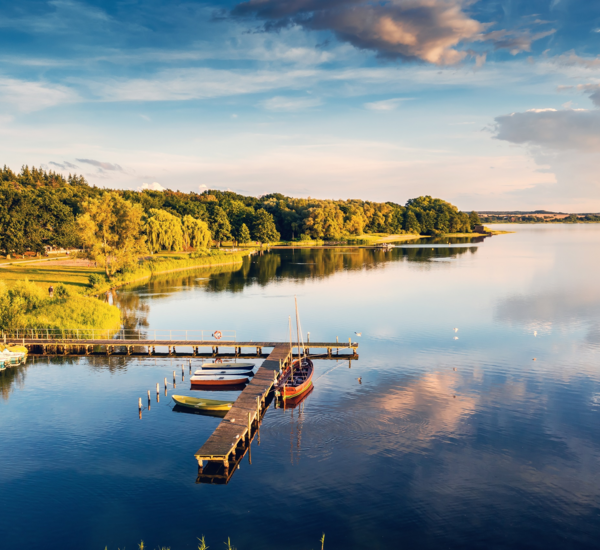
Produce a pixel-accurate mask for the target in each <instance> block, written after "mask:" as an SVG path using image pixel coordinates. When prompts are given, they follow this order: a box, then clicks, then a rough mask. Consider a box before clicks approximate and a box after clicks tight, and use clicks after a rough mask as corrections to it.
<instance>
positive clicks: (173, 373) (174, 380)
mask: <svg viewBox="0 0 600 550" xmlns="http://www.w3.org/2000/svg"><path fill="white" fill-rule="evenodd" d="M173 385H175V371H173Z"/></svg>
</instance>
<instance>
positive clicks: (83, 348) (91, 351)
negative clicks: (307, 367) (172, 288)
mask: <svg viewBox="0 0 600 550" xmlns="http://www.w3.org/2000/svg"><path fill="white" fill-rule="evenodd" d="M6 343H7V344H18V345H22V346H25V347H26V348H27V349H28V352H29V355H32V356H33V355H41V356H46V355H62V356H70V355H78V356H81V355H104V356H106V355H127V356H133V357H189V358H192V357H200V358H201V357H204V358H223V359H225V358H248V359H251V358H263V357H265V358H267V359H269V358H270V356H271V354H269V353H265V352H263V350H264V349H265V348H273V349H274V348H275V347H277V346H279V345H281V343H280V342H253V341H249V342H248V341H246V342H238V341H235V340H229V341H223V340H170V339H169V340H162V339H161V340H153V339H143V338H141V339H140V338H136V339H119V338H106V339H91V338H89V339H88V338H64V339H63V338H10V337H8V338H7V339H6ZM287 346H288V348H289V344H287ZM156 348H159V351H156ZM160 348H162V349H163V350H165V351H164V352H161V351H160ZM306 348H307V350H308V352H309V353H310V350H311V349H313V350H315V349H318V350H324V352H325V353H323V355H322V356H319V358H321V357H322V358H328V357H332V358H334V357H335V355H334V352H335V353H338V354H339V352H340V350H342V351H343V350H350V351H351V352H352V353H353V357H352V359H356V358H357V356H356V350H357V348H358V344H357V343H355V342H352V341H351V339H349V340H348V342H307V343H306ZM203 349H204V350H210V351H206V352H203V351H202V350H203ZM251 350H252V351H251Z"/></svg>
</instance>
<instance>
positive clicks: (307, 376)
mask: <svg viewBox="0 0 600 550" xmlns="http://www.w3.org/2000/svg"><path fill="white" fill-rule="evenodd" d="M313 372H314V366H313V363H312V361H311V360H310V359H309V358H308V357H302V358H301V359H295V360H294V361H293V362H292V365H291V366H290V367H289V368H288V369H287V370H286V371H285V373H284V374H283V375H282V377H281V379H280V380H279V384H277V386H275V392H276V393H275V395H278V394H279V396H280V397H282V398H283V399H291V398H294V397H298V396H299V395H302V394H303V393H304V392H306V391H308V390H309V389H310V388H312V376H313Z"/></svg>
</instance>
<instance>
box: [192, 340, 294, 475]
mask: <svg viewBox="0 0 600 550" xmlns="http://www.w3.org/2000/svg"><path fill="white" fill-rule="evenodd" d="M291 358H292V348H290V345H289V344H276V345H275V346H274V348H273V351H272V352H271V353H270V354H269V357H268V358H267V359H266V360H265V361H264V362H263V364H262V365H261V366H260V368H259V369H258V371H257V372H256V374H255V375H254V376H253V378H252V381H251V382H250V383H249V384H248V385H247V386H246V388H245V389H244V391H243V392H242V393H241V394H240V396H239V397H238V398H237V400H236V402H235V403H234V404H233V407H231V409H230V410H229V412H228V413H227V414H226V415H225V418H223V420H222V421H221V423H220V424H219V425H218V426H217V429H216V430H215V431H214V432H213V434H212V435H211V436H210V437H209V438H208V440H207V441H206V443H205V444H204V445H203V446H202V447H201V448H200V449H199V450H198V451H197V452H196V454H195V456H196V460H197V461H198V474H199V476H201V475H202V473H203V467H204V461H209V462H215V461H216V462H221V463H222V464H223V475H224V477H225V479H229V477H230V476H229V463H230V461H232V462H233V463H234V464H235V463H236V460H237V458H238V454H239V453H242V454H243V453H245V452H246V450H247V446H248V445H249V444H250V441H251V439H252V437H253V431H254V432H255V431H256V430H257V429H258V425H259V423H260V419H261V415H262V414H263V412H264V410H265V407H266V400H267V396H268V395H269V392H270V391H271V388H272V387H273V384H275V382H276V381H277V378H278V375H279V372H280V368H285V367H286V366H287V365H288V364H289V362H290V360H291Z"/></svg>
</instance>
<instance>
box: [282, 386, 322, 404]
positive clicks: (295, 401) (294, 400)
mask: <svg viewBox="0 0 600 550" xmlns="http://www.w3.org/2000/svg"><path fill="white" fill-rule="evenodd" d="M314 389H315V387H314V386H313V385H312V382H311V384H310V387H309V388H308V389H307V390H306V391H305V392H304V393H301V394H299V395H296V396H294V397H288V398H287V399H284V400H283V408H284V409H295V408H296V407H298V406H299V405H300V404H301V403H304V400H305V399H306V398H307V397H308V396H309V395H310V394H311V393H312V391H313V390H314Z"/></svg>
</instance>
